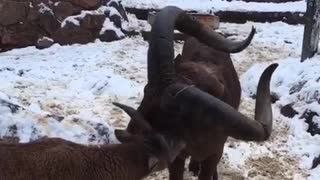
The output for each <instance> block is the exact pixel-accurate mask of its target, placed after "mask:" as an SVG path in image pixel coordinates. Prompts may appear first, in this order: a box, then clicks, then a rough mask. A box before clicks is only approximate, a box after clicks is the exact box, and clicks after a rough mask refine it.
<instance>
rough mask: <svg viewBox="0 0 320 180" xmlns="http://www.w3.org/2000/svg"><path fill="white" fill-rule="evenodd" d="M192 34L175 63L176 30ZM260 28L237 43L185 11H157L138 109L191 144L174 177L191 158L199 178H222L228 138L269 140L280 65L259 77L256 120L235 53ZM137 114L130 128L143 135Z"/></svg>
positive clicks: (176, 179)
mask: <svg viewBox="0 0 320 180" xmlns="http://www.w3.org/2000/svg"><path fill="white" fill-rule="evenodd" d="M174 29H178V30H179V31H181V32H183V33H185V34H187V35H189V36H191V37H192V38H191V39H189V40H187V41H186V42H185V45H184V48H183V52H182V55H181V56H177V58H176V59H175V61H174V48H173V31H174ZM254 34H255V28H254V27H252V30H251V32H250V34H249V36H248V37H247V38H246V39H245V40H243V41H231V40H229V39H226V38H224V37H223V36H221V35H220V34H219V33H217V32H215V31H213V30H212V29H210V28H208V27H205V26H204V25H202V24H201V23H200V22H199V21H197V20H196V19H194V18H193V17H191V16H189V15H188V14H186V13H185V12H184V11H182V10H181V9H179V8H177V7H174V6H168V7H165V8H163V9H162V10H161V11H160V12H158V13H157V14H156V17H155V20H154V23H153V25H152V29H151V38H150V40H149V49H148V83H147V84H146V86H145V88H144V97H143V99H142V102H141V104H140V106H139V107H138V111H139V112H140V113H141V114H142V115H143V116H144V118H145V119H146V120H147V121H149V123H150V124H151V126H152V128H153V129H154V131H157V132H160V133H162V134H163V135H164V137H165V138H166V139H180V140H181V141H185V143H186V147H185V149H184V150H183V151H182V152H181V153H180V154H179V156H178V157H177V158H176V159H175V160H174V162H173V163H172V164H171V165H170V166H169V176H170V180H182V179H183V172H184V164H185V159H186V158H187V157H188V156H191V160H192V161H191V164H190V167H189V168H191V171H193V172H195V173H198V169H200V170H199V171H200V172H199V174H198V178H199V180H212V179H214V180H216V179H218V174H217V164H218V162H219V161H220V158H221V156H222V154H223V147H224V144H225V142H226V140H227V137H228V136H231V137H234V138H237V139H240V140H246V141H265V140H267V139H268V138H269V136H270V134H271V131H272V119H273V118H272V108H271V101H270V88H269V86H270V80H271V76H272V73H273V72H274V70H275V69H276V67H277V64H272V65H270V66H269V67H268V68H267V69H266V70H265V71H264V72H263V74H262V76H261V77H260V80H259V85H258V89H257V99H256V110H255V120H252V119H250V118H248V117H246V116H245V115H243V114H241V113H240V112H238V111H237V109H238V107H239V103H240V97H241V87H240V82H239V78H238V76H237V73H236V70H235V68H234V66H233V63H232V61H231V58H230V53H237V52H240V51H242V50H244V49H245V48H246V47H247V46H248V45H249V44H250V42H251V40H252V39H253V37H254ZM133 119H134V118H131V120H130V122H129V124H128V127H127V130H128V132H130V133H132V134H140V133H143V132H144V129H141V128H139V127H138V126H137V125H136V123H135V121H134V120H133Z"/></svg>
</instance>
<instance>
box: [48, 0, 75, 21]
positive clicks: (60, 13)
mask: <svg viewBox="0 0 320 180" xmlns="http://www.w3.org/2000/svg"><path fill="white" fill-rule="evenodd" d="M53 11H54V14H55V17H57V19H58V20H59V21H63V20H64V19H65V18H66V17H68V16H71V15H74V14H78V13H80V11H81V9H80V8H77V7H75V6H73V5H72V4H71V3H70V2H65V1H62V2H59V3H56V4H55V6H54V9H53Z"/></svg>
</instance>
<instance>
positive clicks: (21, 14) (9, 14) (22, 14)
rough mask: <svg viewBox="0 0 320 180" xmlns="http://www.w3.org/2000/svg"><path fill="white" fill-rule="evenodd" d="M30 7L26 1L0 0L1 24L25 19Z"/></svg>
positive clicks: (10, 23) (14, 22)
mask: <svg viewBox="0 0 320 180" xmlns="http://www.w3.org/2000/svg"><path fill="white" fill-rule="evenodd" d="M28 7H29V6H28V5H27V3H25V2H16V1H7V0H0V12H1V15H0V24H1V25H4V26H6V25H12V24H16V23H19V22H23V21H25V19H26V17H27V12H28Z"/></svg>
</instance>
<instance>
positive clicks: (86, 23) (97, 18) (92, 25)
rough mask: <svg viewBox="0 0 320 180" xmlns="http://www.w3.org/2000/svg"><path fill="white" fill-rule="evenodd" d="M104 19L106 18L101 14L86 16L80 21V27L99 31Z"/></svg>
mask: <svg viewBox="0 0 320 180" xmlns="http://www.w3.org/2000/svg"><path fill="white" fill-rule="evenodd" d="M105 19H106V16H105V15H102V14H86V15H85V16H84V18H83V19H82V20H81V23H80V25H81V27H83V28H85V29H92V30H95V31H99V30H100V29H101V28H102V25H103V23H104V20H105Z"/></svg>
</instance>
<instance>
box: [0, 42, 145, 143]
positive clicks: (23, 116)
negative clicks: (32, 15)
mask: <svg viewBox="0 0 320 180" xmlns="http://www.w3.org/2000/svg"><path fill="white" fill-rule="evenodd" d="M125 41H128V42H130V43H134V42H135V41H134V40H131V39H126V40H125ZM124 44H125V42H124V41H121V42H120V41H119V42H114V43H102V42H99V41H97V42H95V43H92V44H88V45H86V46H84V45H73V46H64V47H62V46H59V45H57V44H55V45H53V47H52V48H49V49H46V50H43V51H40V50H37V49H35V48H34V47H28V48H24V49H19V50H13V51H10V52H6V53H2V54H0V59H1V62H2V63H1V67H0V69H1V70H0V74H1V75H0V81H1V82H2V85H1V90H0V92H1V94H0V95H1V96H0V97H1V100H6V101H9V102H12V103H13V104H17V105H19V106H22V105H21V104H23V106H22V107H23V108H24V109H20V110H19V111H18V113H10V111H9V109H8V107H7V106H4V105H1V106H0V109H1V112H2V117H1V120H0V126H1V130H2V131H1V133H0V136H4V135H10V134H8V133H9V132H8V127H10V126H12V125H13V124H16V125H17V131H18V132H17V136H18V137H19V138H20V141H21V142H26V141H30V140H34V139H36V138H37V137H38V136H44V135H47V136H50V137H63V138H65V139H68V140H72V141H76V142H80V143H90V142H89V138H90V137H89V135H90V134H88V133H93V134H96V133H97V132H96V133H94V132H92V131H96V130H95V129H94V127H95V126H96V125H97V124H99V123H100V124H102V125H103V126H104V127H105V128H108V129H109V130H108V132H110V137H104V138H105V139H106V140H107V142H108V143H114V142H116V141H115V139H114V137H113V127H111V126H109V123H108V122H107V119H108V118H109V116H110V109H111V108H113V107H112V106H111V105H110V103H111V102H112V101H116V100H118V99H130V98H133V99H134V97H136V96H138V94H139V93H140V92H141V91H142V88H143V86H142V85H139V84H137V82H135V81H133V80H132V79H128V78H125V77H123V76H121V75H119V74H121V72H122V71H125V69H124V68H122V67H121V66H120V65H121V64H122V63H121V62H123V59H122V56H126V55H123V54H122V53H121V52H122V50H123V46H124ZM144 47H145V46H144ZM134 49H136V50H137V48H134ZM138 50H139V48H138ZM137 52H138V53H139V52H143V51H137ZM118 53H120V54H119V57H117V56H116V57H115V56H113V55H114V54H118ZM138 55H140V54H138ZM140 56H142V55H140ZM136 59H137V58H136ZM136 59H135V60H136ZM115 63H116V64H115ZM123 63H125V64H126V63H127V62H123ZM138 64H139V62H138ZM113 66H114V67H113ZM117 71H120V72H117ZM21 72H23V73H21ZM130 78H131V77H130ZM9 97H10V98H9ZM97 112H99V113H97ZM47 114H52V115H56V116H62V117H64V119H63V120H62V121H61V122H59V121H57V120H56V119H54V118H48V117H47ZM75 119H76V120H77V123H74V122H73V121H74V120H75ZM90 122H93V123H94V124H92V125H90V124H89V123H90ZM33 127H35V129H37V131H39V132H38V133H37V134H36V135H35V134H32V129H33ZM33 136H36V137H33ZM96 136H97V135H96ZM109 141H110V142H109Z"/></svg>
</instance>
